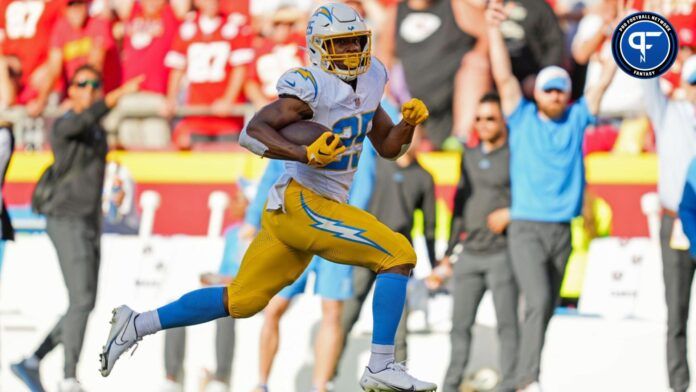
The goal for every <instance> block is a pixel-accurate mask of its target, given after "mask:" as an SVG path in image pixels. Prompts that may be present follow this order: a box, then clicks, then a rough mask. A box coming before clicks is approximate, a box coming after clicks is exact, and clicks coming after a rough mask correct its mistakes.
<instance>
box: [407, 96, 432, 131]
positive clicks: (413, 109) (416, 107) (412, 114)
mask: <svg viewBox="0 0 696 392" xmlns="http://www.w3.org/2000/svg"><path fill="white" fill-rule="evenodd" d="M401 116H402V117H403V119H404V121H406V122H407V123H408V124H409V125H412V126H414V127H415V126H416V125H418V124H420V123H422V122H423V121H425V120H427V119H428V116H430V113H428V108H427V107H426V106H425V104H424V103H423V101H421V100H420V99H418V98H411V99H410V100H409V101H408V102H406V103H404V104H403V105H402V106H401Z"/></svg>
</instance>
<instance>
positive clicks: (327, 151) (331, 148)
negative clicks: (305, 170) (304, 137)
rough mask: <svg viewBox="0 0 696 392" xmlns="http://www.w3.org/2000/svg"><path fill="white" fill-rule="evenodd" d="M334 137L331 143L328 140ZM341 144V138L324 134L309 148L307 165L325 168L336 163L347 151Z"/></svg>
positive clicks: (328, 133) (329, 133) (331, 134)
mask: <svg viewBox="0 0 696 392" xmlns="http://www.w3.org/2000/svg"><path fill="white" fill-rule="evenodd" d="M331 136H334V138H333V141H332V142H331V143H329V142H328V139H329V138H330V137H331ZM340 143H341V138H339V137H338V136H335V135H334V134H333V133H331V132H324V133H322V134H321V136H319V137H318V138H317V140H315V141H314V142H313V143H312V144H311V145H309V146H307V164H308V165H309V166H314V167H323V166H326V165H328V164H329V163H331V162H333V161H335V160H336V159H337V158H338V156H339V155H341V154H343V152H344V151H345V150H346V148H345V146H343V145H342V144H341V145H339V144H340Z"/></svg>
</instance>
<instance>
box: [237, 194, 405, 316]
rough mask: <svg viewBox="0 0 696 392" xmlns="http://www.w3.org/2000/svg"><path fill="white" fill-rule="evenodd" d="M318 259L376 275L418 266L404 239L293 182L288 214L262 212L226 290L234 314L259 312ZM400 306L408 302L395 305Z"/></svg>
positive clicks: (356, 211)
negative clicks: (259, 226) (315, 258)
mask: <svg viewBox="0 0 696 392" xmlns="http://www.w3.org/2000/svg"><path fill="white" fill-rule="evenodd" d="M314 255H318V256H321V257H323V258H325V259H327V260H330V261H333V262H337V263H342V264H351V265H357V266H361V267H367V268H369V269H371V270H372V271H375V272H379V271H383V270H386V269H389V268H392V267H395V266H398V265H406V264H410V265H414V266H415V264H416V254H415V252H414V250H413V247H411V244H410V243H409V241H408V240H407V239H406V237H404V236H403V235H401V234H398V233H395V232H393V231H392V230H391V229H389V228H388V227H387V226H385V225H384V224H382V223H381V222H379V221H378V220H377V218H375V217H374V216H372V215H370V214H369V213H367V212H365V211H363V210H361V209H359V208H356V207H353V206H350V205H348V204H344V203H339V202H336V201H333V200H329V199H327V198H325V197H322V196H319V195H317V194H316V193H314V192H312V191H310V190H309V189H307V188H305V187H303V186H302V185H300V184H298V183H297V182H295V181H291V182H290V184H289V185H288V187H287V189H286V191H285V212H283V211H280V210H276V211H268V210H266V211H264V212H263V216H262V218H261V230H260V231H259V233H258V235H257V236H256V238H255V239H254V241H253V242H252V243H251V245H250V246H249V249H248V250H247V252H246V254H245V255H244V259H243V260H242V265H241V267H240V269H239V274H238V275H237V278H236V279H235V280H234V282H233V283H232V284H230V285H229V286H228V288H227V294H228V305H229V309H228V310H229V312H230V315H232V316H233V317H236V318H242V317H250V316H252V315H254V314H256V313H257V312H259V311H260V310H261V309H263V308H264V307H265V306H266V304H267V303H268V301H270V299H271V298H272V297H273V296H274V295H275V294H276V293H277V292H278V291H280V290H281V289H282V288H283V287H285V286H287V285H289V284H290V283H292V282H293V281H294V280H295V279H297V278H298V277H299V276H300V275H301V274H302V271H304V269H305V268H306V267H307V265H308V264H309V262H310V260H311V259H312V257H313V256H314ZM388 292H389V291H388ZM399 301H401V302H402V301H403V299H400V300H398V299H397V300H396V301H394V302H395V303H397V302H399ZM402 303H403V302H402ZM402 308H403V306H401V307H399V311H401V309H402Z"/></svg>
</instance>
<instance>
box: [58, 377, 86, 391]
mask: <svg viewBox="0 0 696 392" xmlns="http://www.w3.org/2000/svg"><path fill="white" fill-rule="evenodd" d="M58 392H85V390H84V389H82V385H80V383H79V382H78V381H77V380H76V379H74V378H66V379H65V380H63V381H61V382H60V383H59V384H58Z"/></svg>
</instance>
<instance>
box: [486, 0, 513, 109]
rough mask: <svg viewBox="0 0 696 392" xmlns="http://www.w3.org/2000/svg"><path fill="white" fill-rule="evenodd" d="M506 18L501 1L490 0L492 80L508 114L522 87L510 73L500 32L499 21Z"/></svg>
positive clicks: (510, 68) (508, 61)
mask: <svg viewBox="0 0 696 392" xmlns="http://www.w3.org/2000/svg"><path fill="white" fill-rule="evenodd" d="M506 19H507V15H506V14H505V10H504V8H503V3H502V1H501V0H493V1H491V2H490V4H489V6H488V9H487V10H486V22H487V24H488V26H487V30H488V46H489V53H490V56H491V70H492V71H493V80H495V85H496V87H497V88H498V92H499V93H500V100H501V104H502V107H503V113H504V114H505V115H506V116H509V115H510V114H512V112H513V111H514V110H515V109H516V108H517V106H518V105H519V103H520V100H521V99H522V89H521V88H520V83H519V81H518V80H517V79H516V78H515V75H513V74H512V64H511V63H510V53H509V52H508V50H507V47H506V46H505V41H504V39H503V34H502V33H501V32H500V23H502V22H503V21H504V20H506Z"/></svg>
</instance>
